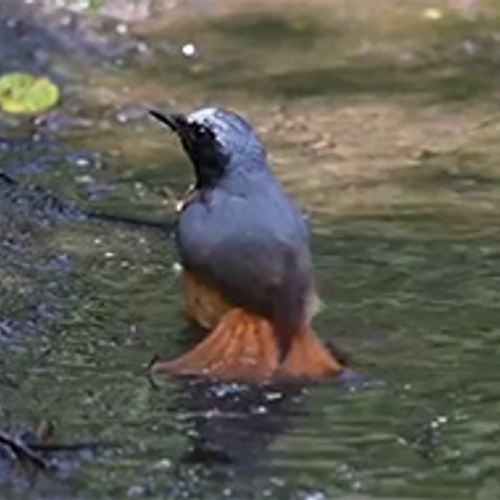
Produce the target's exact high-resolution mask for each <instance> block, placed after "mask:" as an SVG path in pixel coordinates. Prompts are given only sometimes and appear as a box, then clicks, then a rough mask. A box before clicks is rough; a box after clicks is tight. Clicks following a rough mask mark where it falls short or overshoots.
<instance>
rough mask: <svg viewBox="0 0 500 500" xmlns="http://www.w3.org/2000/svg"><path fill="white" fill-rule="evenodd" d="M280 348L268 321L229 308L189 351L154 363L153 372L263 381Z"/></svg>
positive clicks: (267, 376)
mask: <svg viewBox="0 0 500 500" xmlns="http://www.w3.org/2000/svg"><path fill="white" fill-rule="evenodd" d="M278 360H279V352H278V345H277V342H276V338H275V336H274V331H273V328H272V326H271V324H270V322H269V321H267V320H265V319H264V318H261V317H259V316H256V315H253V314H250V313H247V312H246V311H243V310H242V309H232V310H231V311H229V312H228V313H226V315H225V316H224V317H223V318H222V320H221V321H220V323H219V324H218V326H217V327H216V328H215V329H214V330H213V331H212V332H211V333H209V334H208V336H207V337H206V338H205V339H204V340H203V341H202V342H201V343H200V344H198V345H197V346H195V347H194V348H193V349H192V350H191V351H189V352H188V353H186V354H184V355H183V356H181V357H179V358H177V359H174V360H172V361H160V362H157V363H155V364H154V365H153V368H152V370H153V371H154V372H163V373H172V374H176V375H195V376H211V377H214V378H217V379H222V380H234V381H262V380H266V379H268V378H270V377H271V376H272V375H273V374H274V373H275V371H276V369H277V367H278Z"/></svg>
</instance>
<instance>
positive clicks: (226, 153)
mask: <svg viewBox="0 0 500 500" xmlns="http://www.w3.org/2000/svg"><path fill="white" fill-rule="evenodd" d="M150 114H151V116H153V117H154V118H155V119H157V120H158V121H160V122H161V123H163V124H165V125H167V126H168V127H169V128H170V129H171V130H173V131H174V132H175V133H176V134H177V135H178V136H179V138H180V140H181V142H182V145H183V147H184V150H185V151H186V153H187V154H188V156H189V158H190V159H191V162H192V163H193V166H194V169H195V173H196V180H197V183H196V184H197V187H198V188H205V187H208V188H210V187H213V186H214V185H215V184H216V183H217V182H218V181H219V180H221V179H223V178H225V177H227V176H231V175H233V174H236V175H240V174H246V173H247V172H250V171H254V170H255V169H260V170H266V169H267V168H268V167H267V164H266V158H265V156H266V155H265V151H264V148H263V146H262V144H261V142H260V141H259V139H258V137H257V135H256V134H255V132H254V131H253V129H252V127H251V126H250V125H249V124H248V123H247V122H246V121H245V120H244V119H243V118H241V117H240V116H238V115H237V114H235V113H232V112H230V111H226V110H223V109H219V108H203V109H200V110H198V111H195V112H194V113H191V114H189V115H182V114H173V113H172V114H163V113H160V112H158V111H156V110H151V111H150Z"/></svg>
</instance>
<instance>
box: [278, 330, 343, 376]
mask: <svg viewBox="0 0 500 500" xmlns="http://www.w3.org/2000/svg"><path fill="white" fill-rule="evenodd" d="M343 369H344V366H343V365H342V363H340V362H339V361H337V360H336V359H335V358H334V357H333V356H332V355H331V354H330V352H329V351H328V350H327V349H326V347H325V346H324V345H323V343H322V342H321V340H320V339H319V338H318V337H317V335H316V334H315V333H314V332H313V331H312V330H310V329H308V330H304V331H301V332H299V333H298V334H296V335H295V336H294V337H293V338H292V345H291V346H290V351H289V352H288V354H287V355H286V357H285V359H284V361H283V363H282V365H281V366H280V369H279V373H278V376H279V377H280V378H285V379H290V378H321V377H328V376H333V375H337V374H338V373H339V372H340V371H341V370H343Z"/></svg>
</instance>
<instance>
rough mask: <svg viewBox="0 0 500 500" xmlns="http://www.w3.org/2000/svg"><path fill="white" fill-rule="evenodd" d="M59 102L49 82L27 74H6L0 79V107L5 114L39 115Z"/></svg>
mask: <svg viewBox="0 0 500 500" xmlns="http://www.w3.org/2000/svg"><path fill="white" fill-rule="evenodd" d="M58 100H59V88H58V87H57V85H55V84H54V83H53V82H52V81H51V80H49V79H48V78H45V77H38V76H35V75H31V74H29V73H7V74H5V75H3V76H2V77H1V78H0V106H1V107H2V109H3V110H4V111H6V112H7V113H13V114H22V113H40V112H42V111H46V110H47V109H49V108H51V107H52V106H54V105H55V104H56V103H57V101H58Z"/></svg>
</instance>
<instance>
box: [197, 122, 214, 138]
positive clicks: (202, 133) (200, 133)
mask: <svg viewBox="0 0 500 500" xmlns="http://www.w3.org/2000/svg"><path fill="white" fill-rule="evenodd" d="M195 136H196V138H197V139H213V137H214V134H213V132H212V131H211V130H210V129H209V128H208V127H205V125H199V126H198V127H196V128H195Z"/></svg>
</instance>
